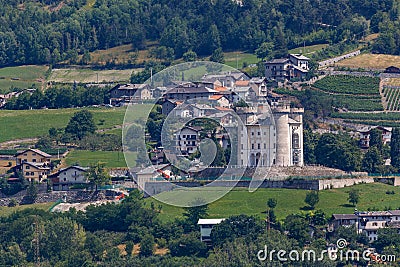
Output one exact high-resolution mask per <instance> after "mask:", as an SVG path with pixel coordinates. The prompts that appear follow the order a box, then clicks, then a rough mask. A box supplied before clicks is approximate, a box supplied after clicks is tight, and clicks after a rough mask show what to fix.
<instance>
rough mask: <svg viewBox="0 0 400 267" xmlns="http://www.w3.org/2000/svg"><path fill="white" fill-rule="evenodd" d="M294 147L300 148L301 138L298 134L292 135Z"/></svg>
mask: <svg viewBox="0 0 400 267" xmlns="http://www.w3.org/2000/svg"><path fill="white" fill-rule="evenodd" d="M292 146H293V148H295V149H298V148H300V137H299V134H298V133H293V134H292Z"/></svg>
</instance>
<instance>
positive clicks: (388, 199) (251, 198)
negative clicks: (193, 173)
mask: <svg viewBox="0 0 400 267" xmlns="http://www.w3.org/2000/svg"><path fill="white" fill-rule="evenodd" d="M351 188H353V187H351ZM354 188H356V189H359V190H360V203H359V204H358V205H357V208H358V210H360V211H363V210H367V209H368V208H370V209H376V210H384V209H387V208H391V209H398V208H400V188H398V187H393V186H389V185H385V184H381V183H375V184H360V185H355V186H354ZM349 190H350V188H340V189H331V190H323V191H320V193H319V198H320V201H319V203H318V204H317V206H316V209H322V210H323V211H324V212H325V213H326V215H327V216H329V217H330V216H331V215H332V214H334V213H353V212H354V207H352V206H350V205H348V201H347V197H348V192H349ZM388 190H389V191H392V190H394V191H395V194H394V195H388V194H386V191H388ZM306 193H307V191H306V190H294V189H277V188H260V189H258V190H257V191H255V192H253V193H250V192H248V190H247V189H244V188H235V189H234V190H232V191H231V192H229V193H228V194H227V195H225V196H224V197H223V198H221V199H219V200H217V201H215V202H214V203H211V204H210V205H209V218H226V217H229V216H232V215H238V214H247V215H255V216H258V217H260V218H263V217H264V216H265V215H264V211H265V207H266V202H267V200H268V199H269V198H276V199H277V200H278V205H277V207H276V209H275V213H276V216H277V218H278V219H279V220H282V219H283V218H285V217H286V216H287V215H289V214H293V213H301V212H304V211H303V210H302V208H303V207H304V206H306V204H305V203H304V198H305V196H306ZM162 194H164V195H166V194H169V195H170V197H179V193H178V192H176V191H173V192H167V193H162ZM146 202H148V203H149V204H150V203H151V202H155V204H156V205H155V206H156V207H157V206H158V205H159V204H160V203H159V202H158V201H157V200H155V199H153V198H148V199H146ZM161 205H162V212H161V214H160V218H161V219H162V220H163V221H171V220H173V219H174V218H178V217H181V216H182V212H183V209H182V208H178V207H173V206H170V205H166V204H161Z"/></svg>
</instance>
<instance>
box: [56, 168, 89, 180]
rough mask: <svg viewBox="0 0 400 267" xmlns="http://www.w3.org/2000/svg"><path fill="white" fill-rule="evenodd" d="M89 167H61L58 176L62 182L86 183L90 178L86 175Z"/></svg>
mask: <svg viewBox="0 0 400 267" xmlns="http://www.w3.org/2000/svg"><path fill="white" fill-rule="evenodd" d="M88 169H89V168H88V167H81V166H71V167H67V168H64V169H60V171H59V172H58V178H59V181H60V183H64V184H84V183H88V182H89V181H88V179H87V177H86V176H85V173H86V172H87V170H88Z"/></svg>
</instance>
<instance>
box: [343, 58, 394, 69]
mask: <svg viewBox="0 0 400 267" xmlns="http://www.w3.org/2000/svg"><path fill="white" fill-rule="evenodd" d="M399 62H400V56H393V55H383V54H361V55H359V56H356V57H352V58H348V59H344V60H342V61H340V62H338V63H336V66H340V67H348V68H353V69H358V68H363V69H380V70H382V69H385V68H387V67H390V66H397V65H399Z"/></svg>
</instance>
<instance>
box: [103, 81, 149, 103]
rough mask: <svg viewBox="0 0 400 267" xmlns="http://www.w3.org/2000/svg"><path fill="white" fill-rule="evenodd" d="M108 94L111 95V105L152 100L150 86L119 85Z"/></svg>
mask: <svg viewBox="0 0 400 267" xmlns="http://www.w3.org/2000/svg"><path fill="white" fill-rule="evenodd" d="M108 92H109V93H110V104H111V105H117V104H119V105H125V104H128V103H130V102H132V101H140V100H148V99H152V93H151V90H150V86H149V85H148V84H130V83H127V84H118V85H116V86H115V87H113V88H111V89H110V90H109V91H108Z"/></svg>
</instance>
